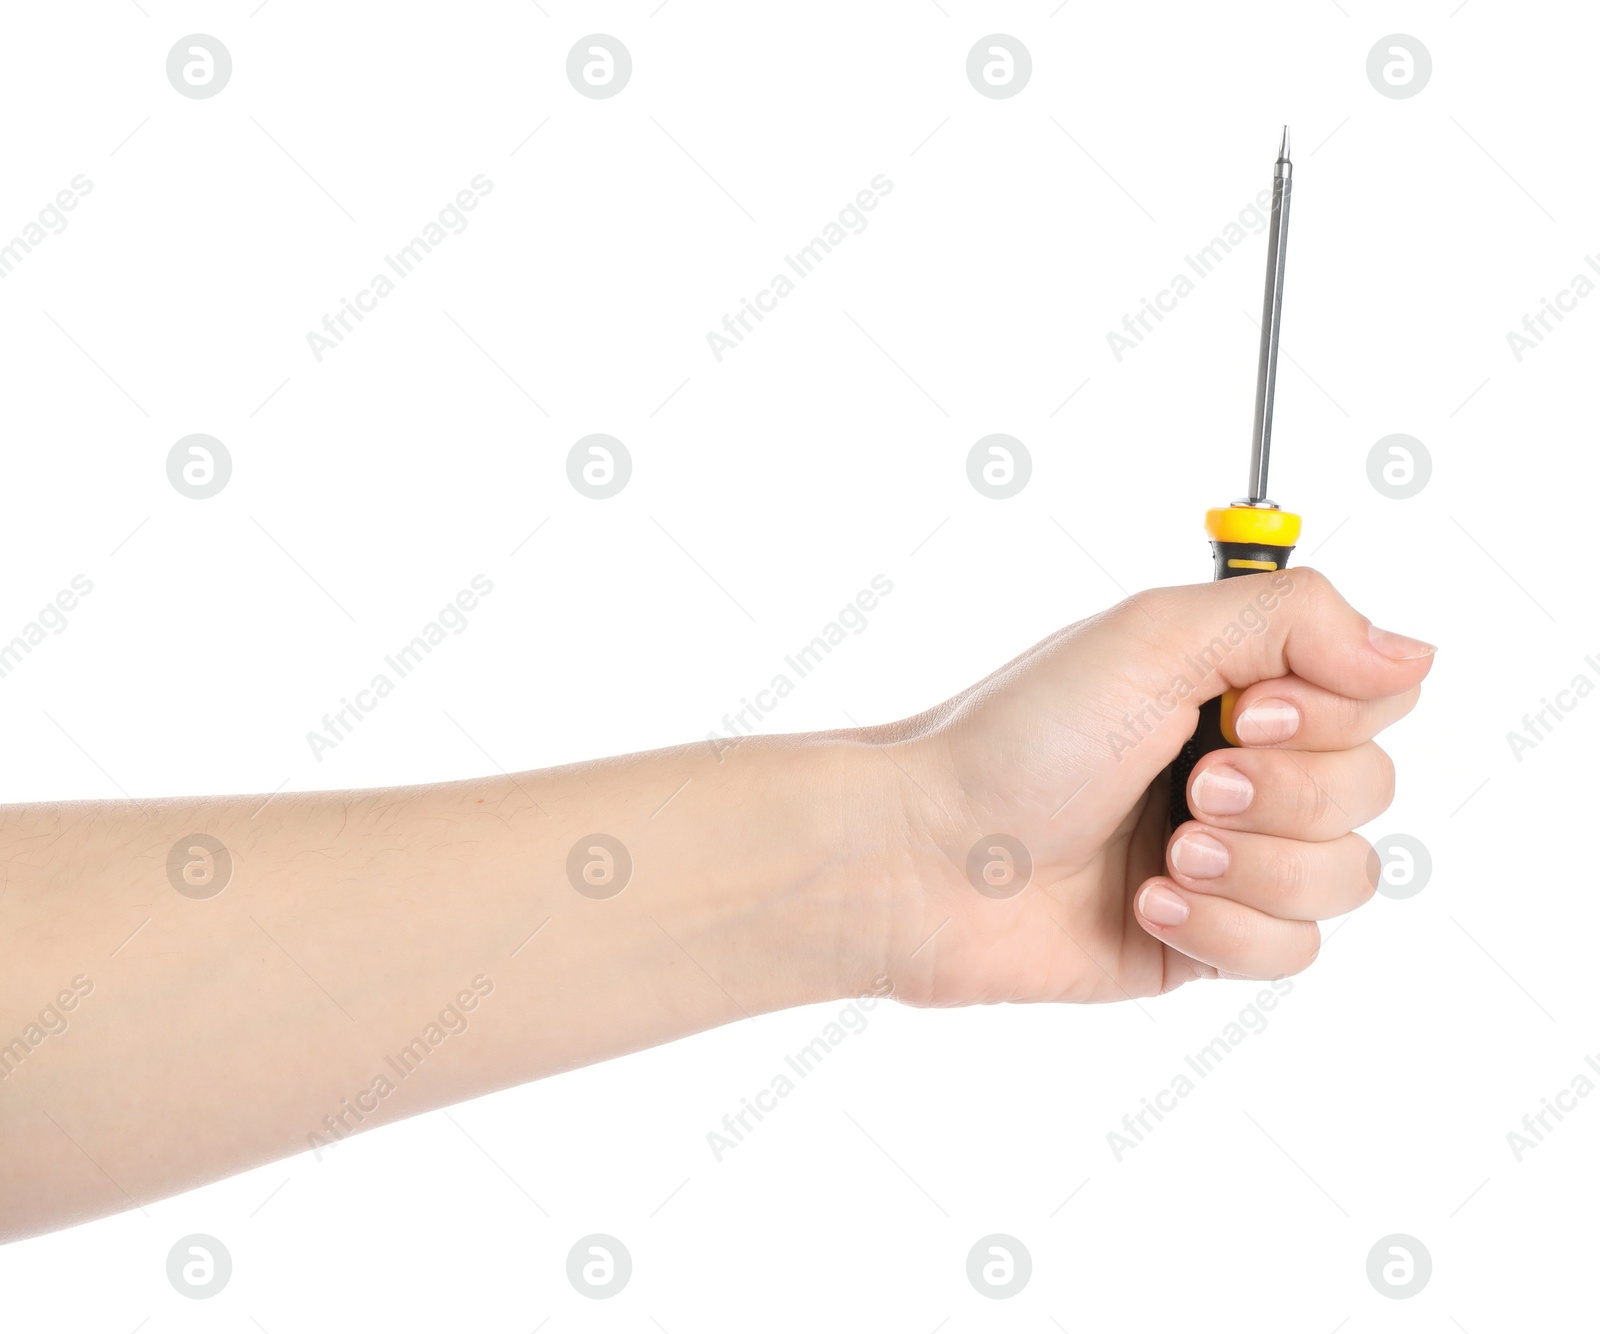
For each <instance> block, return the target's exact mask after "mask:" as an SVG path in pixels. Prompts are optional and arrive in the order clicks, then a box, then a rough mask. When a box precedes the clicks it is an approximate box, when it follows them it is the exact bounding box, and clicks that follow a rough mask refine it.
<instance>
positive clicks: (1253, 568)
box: [1170, 505, 1300, 829]
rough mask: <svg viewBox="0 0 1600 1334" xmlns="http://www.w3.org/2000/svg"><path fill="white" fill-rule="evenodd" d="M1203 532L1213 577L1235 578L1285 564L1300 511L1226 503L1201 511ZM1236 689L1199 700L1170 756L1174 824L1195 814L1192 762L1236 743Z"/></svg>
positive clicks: (1296, 532)
mask: <svg viewBox="0 0 1600 1334" xmlns="http://www.w3.org/2000/svg"><path fill="white" fill-rule="evenodd" d="M1206 532H1207V534H1209V536H1210V538H1211V552H1212V555H1213V557H1214V560H1215V570H1214V573H1213V579H1236V578H1238V577H1239V576H1241V575H1246V574H1260V573H1261V572H1262V571H1265V570H1281V569H1283V568H1284V567H1285V566H1286V565H1288V563H1289V553H1290V552H1292V551H1293V550H1294V544H1295V543H1296V542H1297V541H1299V540H1300V516H1299V515H1298V514H1290V513H1289V512H1288V511H1287V510H1280V509H1268V508H1264V507H1260V506H1255V505H1228V506H1225V507H1224V508H1222V509H1214V510H1207V511H1206ZM1238 693H1239V692H1238V691H1236V690H1232V689H1229V690H1226V691H1224V692H1223V693H1222V695H1221V696H1220V697H1219V698H1217V699H1209V700H1207V701H1206V702H1205V703H1204V704H1202V705H1201V706H1200V723H1199V725H1198V726H1197V727H1196V728H1195V731H1194V735H1193V736H1192V737H1190V738H1189V739H1188V740H1187V741H1186V742H1184V743H1183V749H1182V750H1181V751H1179V752H1178V758H1177V759H1175V760H1174V761H1173V762H1172V789H1171V802H1170V805H1171V818H1172V827H1173V828H1174V829H1176V828H1177V827H1178V826H1179V825H1181V824H1182V823H1183V822H1184V821H1185V820H1190V819H1193V818H1194V816H1193V813H1192V812H1191V811H1190V810H1189V775H1190V774H1191V773H1193V772H1194V766H1195V765H1196V764H1198V763H1199V762H1200V760H1201V758H1202V757H1204V756H1206V755H1209V754H1210V753H1211V752H1212V751H1214V750H1220V749H1222V748H1223V747H1225V746H1237V745H1238V744H1239V738H1238V737H1237V736H1236V735H1235V734H1234V730H1233V707H1234V701H1235V700H1236V698H1237V697H1238Z"/></svg>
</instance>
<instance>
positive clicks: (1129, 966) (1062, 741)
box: [876, 568, 1433, 1005]
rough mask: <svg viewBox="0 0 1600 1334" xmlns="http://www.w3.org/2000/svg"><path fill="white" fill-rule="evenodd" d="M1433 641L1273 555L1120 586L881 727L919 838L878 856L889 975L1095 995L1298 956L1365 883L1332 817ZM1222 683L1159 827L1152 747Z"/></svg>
mask: <svg viewBox="0 0 1600 1334" xmlns="http://www.w3.org/2000/svg"><path fill="white" fill-rule="evenodd" d="M1432 654H1433V649H1432V647H1431V646H1430V645H1427V644H1423V643H1421V642H1419V641H1416V640H1412V639H1407V638H1405V637H1403V636H1398V635H1393V634H1390V633H1389V632H1387V631H1383V630H1379V629H1377V628H1375V627H1373V626H1371V623H1370V622H1368V621H1367V619H1366V618H1365V617H1363V616H1362V615H1360V613H1358V612H1357V611H1355V610H1354V609H1353V608H1352V607H1351V606H1350V605H1349V604H1348V603H1347V602H1345V601H1344V599H1343V598H1342V597H1340V596H1339V594H1338V593H1337V592H1336V591H1335V590H1334V588H1333V586H1332V585H1331V584H1330V583H1329V582H1328V580H1327V579H1326V578H1325V577H1324V576H1322V575H1321V574H1319V573H1317V572H1316V571H1315V570H1311V569H1304V568H1301V569H1292V570H1282V571H1278V572H1275V573H1272V574H1259V575H1252V576H1248V577H1245V578H1239V579H1231V580H1226V581H1222V582H1218V583H1213V584H1206V585H1199V586H1194V587H1183V588H1167V589H1157V590H1153V591H1150V592H1145V593H1140V594H1137V595H1136V596H1134V597H1131V598H1129V599H1128V600H1127V601H1125V602H1123V603H1121V604H1120V605H1118V606H1116V607H1114V608H1112V609H1111V610H1110V611H1107V612H1105V613H1103V614H1101V615H1098V616H1094V617H1091V618H1089V619H1088V620H1085V621H1081V622H1079V623H1078V624H1076V625H1073V626H1069V627H1068V628H1067V629H1064V630H1062V631H1060V632H1058V633H1057V634H1055V635H1054V636H1052V637H1051V638H1049V639H1046V640H1044V641H1043V642H1042V643H1040V644H1038V645H1036V646H1035V647H1034V648H1032V649H1030V650H1029V651H1028V652H1027V653H1025V654H1023V655H1022V656H1021V657H1019V658H1017V659H1016V660H1015V661H1013V662H1011V663H1009V664H1007V665H1006V666H1005V667H1002V668H1001V669H1000V670H999V671H997V672H995V673H994V674H993V675H991V676H990V677H988V678H987V679H986V680H984V681H982V682H980V683H978V684H977V685H975V686H973V687H972V688H971V689H970V690H968V691H966V692H964V693H963V694H961V695H959V696H957V697H956V698H955V699H952V700H950V701H948V702H947V703H946V704H944V705H941V706H940V707H938V708H936V709H934V710H931V711H930V712H929V713H927V714H924V715H921V716H919V717H917V718H913V719H910V720H908V721H907V722H905V723H903V724H900V725H898V726H897V727H894V728H889V729H882V730H881V731H880V733H879V735H878V737H877V738H876V739H877V740H879V741H880V742H881V743H882V744H884V745H886V746H887V748H888V749H889V751H890V753H891V755H892V756H893V757H894V758H895V759H896V762H897V763H899V764H900V765H901V767H902V770H903V772H904V773H905V774H906V775H907V776H908V778H909V779H910V781H909V782H908V783H906V784H904V785H903V790H904V793H905V801H906V807H907V819H908V821H909V823H910V827H911V829H912V831H913V833H912V837H911V838H909V839H908V840H907V846H908V847H909V848H912V849H921V850H922V851H920V852H918V851H911V852H908V853H907V861H906V864H905V865H904V866H903V867H901V868H900V869H899V873H898V874H896V875H895V876H894V881H895V883H896V885H897V886H898V888H897V890H896V891H895V893H894V897H895V899H896V901H897V903H898V904H899V908H898V910H897V912H895V913H892V914H891V916H892V917H893V921H894V925H893V928H892V935H893V943H892V945H891V959H890V960H889V961H888V963H889V966H888V968H887V970H886V971H887V972H888V974H889V976H891V977H892V979H893V982H894V994H895V995H896V997H897V998H898V999H901V1000H905V1001H908V1002H911V1003H913V1004H923V1005H960V1004H967V1003H973V1002H996V1001H1010V1000H1025V1001H1045V1000H1073V1001H1105V1000H1119V999H1127V998H1133V997H1138V996H1149V995H1157V994H1160V993H1163V992H1166V991H1170V990H1172V989H1173V988H1174V987H1178V986H1181V985H1182V984H1183V983H1185V982H1188V981H1191V980H1193V979H1195V978H1213V977H1250V978H1278V977H1283V976H1287V975H1289V974H1292V973H1297V972H1299V971H1300V970H1301V969H1303V968H1305V967H1306V966H1307V965H1308V964H1310V963H1311V961H1312V960H1313V959H1314V958H1316V955H1317V951H1318V949H1319V948H1320V946H1321V936H1320V932H1319V930H1318V927H1317V925H1316V924H1317V922H1318V921H1319V920H1322V919H1326V918H1329V917H1335V916H1338V915H1340V914H1343V913H1346V912H1349V911H1351V910H1352V909H1354V908H1357V907H1359V906H1360V905H1361V904H1363V903H1365V902H1366V901H1367V900H1368V899H1369V898H1370V897H1371V896H1372V893H1373V890H1374V888H1375V885H1376V878H1375V868H1374V867H1373V865H1372V850H1371V848H1370V846H1369V845H1368V843H1367V842H1366V840H1364V839H1363V838H1361V837H1360V836H1359V835H1358V834H1356V833H1354V832H1352V831H1353V830H1355V829H1356V828H1358V827H1359V826H1361V825H1363V824H1365V823H1367V822H1368V821H1369V820H1372V819H1373V818H1375V817H1376V816H1377V815H1379V814H1380V813H1381V812H1383V811H1384V810H1385V809H1387V807H1388V805H1389V802H1390V800H1391V799H1392V797H1393V791H1394V768H1393V764H1392V762H1391V761H1390V759H1389V757H1388V756H1387V755H1386V754H1385V753H1384V752H1383V751H1382V750H1381V749H1380V748H1379V747H1378V746H1377V745H1376V744H1375V743H1374V742H1373V737H1374V736H1376V735H1377V734H1378V733H1379V732H1381V731H1382V730H1383V729H1384V728H1386V727H1388V726H1389V725H1390V724H1391V723H1393V722H1395V721H1397V720H1398V719H1400V718H1402V717H1404V716H1405V715H1406V714H1407V713H1409V712H1410V710H1411V708H1412V706H1413V705H1414V704H1415V703H1416V701H1417V697H1418V692H1419V688H1420V682H1421V681H1422V678H1423V677H1424V676H1426V675H1427V674H1428V670H1429V668H1430V666H1431V665H1432V660H1433V659H1432ZM1228 687H1233V688H1235V689H1237V690H1239V692H1240V693H1239V697H1238V702H1237V709H1236V713H1235V729H1236V732H1237V734H1238V736H1239V738H1240V740H1241V742H1243V745H1242V746H1241V747H1240V748H1239V749H1228V750H1218V751H1213V752H1212V753H1210V754H1209V755H1206V756H1204V757H1203V758H1202V759H1201V760H1200V762H1199V763H1198V764H1197V765H1196V766H1195V768H1194V772H1193V774H1192V775H1191V777H1190V780H1189V786H1188V795H1189V804H1190V808H1191V809H1192V810H1193V811H1194V812H1195V813H1196V815H1197V817H1198V818H1196V819H1193V820H1190V821H1187V822H1186V823H1184V824H1183V825H1182V826H1180V827H1179V828H1178V829H1176V830H1173V831H1170V832H1169V829H1168V814H1167V812H1168V779H1169V767H1170V765H1171V763H1172V761H1173V758H1174V757H1175V756H1176V755H1177V753H1178V751H1179V749H1180V748H1181V747H1182V745H1183V743H1184V742H1185V740H1187V738H1188V737H1189V736H1190V735H1191V733H1192V732H1193V731H1194V729H1195V725H1196V721H1197V717H1198V711H1199V706H1200V704H1201V703H1202V702H1203V701H1205V700H1207V699H1210V698H1213V697H1215V696H1217V695H1219V694H1221V693H1222V692H1223V690H1224V689H1226V688H1228ZM1030 863H1031V872H1030V865H1029V864H1030Z"/></svg>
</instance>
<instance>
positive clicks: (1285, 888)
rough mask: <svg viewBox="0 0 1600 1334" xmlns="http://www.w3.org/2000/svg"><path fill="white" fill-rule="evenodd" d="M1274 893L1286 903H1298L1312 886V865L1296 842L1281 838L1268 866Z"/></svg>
mask: <svg viewBox="0 0 1600 1334" xmlns="http://www.w3.org/2000/svg"><path fill="white" fill-rule="evenodd" d="M1267 874H1268V876H1269V877H1270V879H1271V885H1272V893H1273V896H1274V897H1275V898H1278V899H1281V900H1283V901H1284V902H1285V903H1297V902H1299V901H1300V900H1301V899H1303V898H1304V897H1305V896H1306V893H1307V891H1308V890H1309V889H1310V888H1311V867H1310V864H1309V863H1308V862H1307V860H1306V857H1305V854H1304V853H1302V852H1301V851H1300V850H1299V848H1298V847H1296V846H1295V845H1294V844H1292V843H1290V842H1287V841H1286V840H1280V841H1279V843H1278V846H1276V847H1275V848H1274V849H1273V851H1272V856H1271V861H1270V862H1269V863H1268V866H1267Z"/></svg>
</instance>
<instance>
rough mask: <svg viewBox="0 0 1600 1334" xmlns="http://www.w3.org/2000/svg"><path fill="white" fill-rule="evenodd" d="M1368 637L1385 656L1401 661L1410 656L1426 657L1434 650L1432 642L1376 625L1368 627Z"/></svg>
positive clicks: (1373, 645)
mask: <svg viewBox="0 0 1600 1334" xmlns="http://www.w3.org/2000/svg"><path fill="white" fill-rule="evenodd" d="M1367 638H1368V639H1370V640H1371V641H1372V647H1373V648H1375V649H1377V650H1378V652H1379V653H1381V654H1383V656H1384V657H1386V658H1394V659H1396V660H1397V661H1400V662H1404V661H1405V660H1407V659H1409V658H1426V657H1427V656H1428V655H1429V654H1430V653H1432V652H1433V651H1434V646H1433V645H1432V644H1426V643H1424V642H1423V641H1422V640H1420V639H1412V638H1410V637H1409V636H1408V635H1397V634H1395V632H1394V631H1393V630H1380V629H1379V628H1378V627H1377V626H1375V625H1369V626H1368V627H1367Z"/></svg>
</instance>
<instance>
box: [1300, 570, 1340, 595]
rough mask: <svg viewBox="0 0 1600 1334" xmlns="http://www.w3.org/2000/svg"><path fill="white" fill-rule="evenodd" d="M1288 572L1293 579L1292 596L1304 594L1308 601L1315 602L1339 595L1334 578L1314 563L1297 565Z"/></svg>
mask: <svg viewBox="0 0 1600 1334" xmlns="http://www.w3.org/2000/svg"><path fill="white" fill-rule="evenodd" d="M1287 573H1288V575H1289V579H1290V581H1291V584H1290V586H1291V596H1296V597H1301V596H1303V597H1305V598H1306V599H1307V600H1308V601H1315V602H1323V601H1325V600H1326V599H1327V598H1329V597H1334V598H1337V597H1338V596H1339V594H1338V592H1337V590H1335V588H1334V586H1333V580H1331V579H1329V578H1328V576H1327V575H1325V574H1323V572H1322V571H1321V570H1319V569H1317V568H1316V567H1315V566H1313V565H1297V566H1295V567H1293V568H1292V569H1290V570H1289V571H1287Z"/></svg>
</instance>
